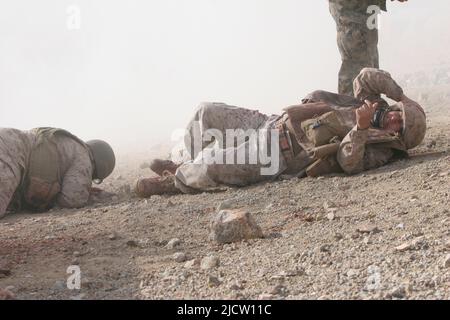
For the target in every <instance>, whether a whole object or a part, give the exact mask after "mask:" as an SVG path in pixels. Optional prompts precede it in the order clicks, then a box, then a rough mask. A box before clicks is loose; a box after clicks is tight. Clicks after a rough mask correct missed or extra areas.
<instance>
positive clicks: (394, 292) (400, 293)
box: [390, 286, 406, 299]
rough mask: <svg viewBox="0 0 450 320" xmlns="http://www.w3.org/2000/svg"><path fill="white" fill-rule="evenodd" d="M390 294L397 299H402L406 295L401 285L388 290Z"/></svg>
mask: <svg viewBox="0 0 450 320" xmlns="http://www.w3.org/2000/svg"><path fill="white" fill-rule="evenodd" d="M390 295H391V296H392V297H394V298H397V299H403V298H405V297H406V289H405V288H404V287H403V286H401V287H397V288H394V289H392V291H391V292H390Z"/></svg>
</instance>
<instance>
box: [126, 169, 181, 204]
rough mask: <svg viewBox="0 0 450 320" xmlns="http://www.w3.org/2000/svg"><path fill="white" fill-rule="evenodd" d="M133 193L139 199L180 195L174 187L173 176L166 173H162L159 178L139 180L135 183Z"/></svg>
mask: <svg viewBox="0 0 450 320" xmlns="http://www.w3.org/2000/svg"><path fill="white" fill-rule="evenodd" d="M135 192H136V194H137V195H138V196H139V197H140V198H149V197H150V196H153V195H163V194H179V193H182V192H181V191H180V190H179V189H178V188H177V187H175V176H174V175H173V174H171V173H170V172H168V171H163V172H162V176H161V177H154V178H143V179H139V180H138V181H137V182H136V186H135Z"/></svg>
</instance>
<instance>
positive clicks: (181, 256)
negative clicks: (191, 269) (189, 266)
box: [172, 252, 187, 263]
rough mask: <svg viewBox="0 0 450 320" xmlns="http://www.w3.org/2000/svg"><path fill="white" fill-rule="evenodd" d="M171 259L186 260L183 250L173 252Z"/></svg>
mask: <svg viewBox="0 0 450 320" xmlns="http://www.w3.org/2000/svg"><path fill="white" fill-rule="evenodd" d="M172 259H173V260H175V261H176V262H179V263H181V262H185V261H186V260H187V258H186V254H185V253H184V252H176V253H174V254H173V256H172Z"/></svg>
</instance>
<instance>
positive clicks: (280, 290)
mask: <svg viewBox="0 0 450 320" xmlns="http://www.w3.org/2000/svg"><path fill="white" fill-rule="evenodd" d="M286 291H287V290H286V287H285V286H283V285H281V284H277V285H276V286H274V287H273V288H272V289H271V290H270V291H269V294H271V295H274V296H280V295H284V294H285V293H286Z"/></svg>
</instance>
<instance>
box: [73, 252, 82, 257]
mask: <svg viewBox="0 0 450 320" xmlns="http://www.w3.org/2000/svg"><path fill="white" fill-rule="evenodd" d="M73 256H74V257H81V256H82V254H81V253H80V252H79V251H74V253H73Z"/></svg>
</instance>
